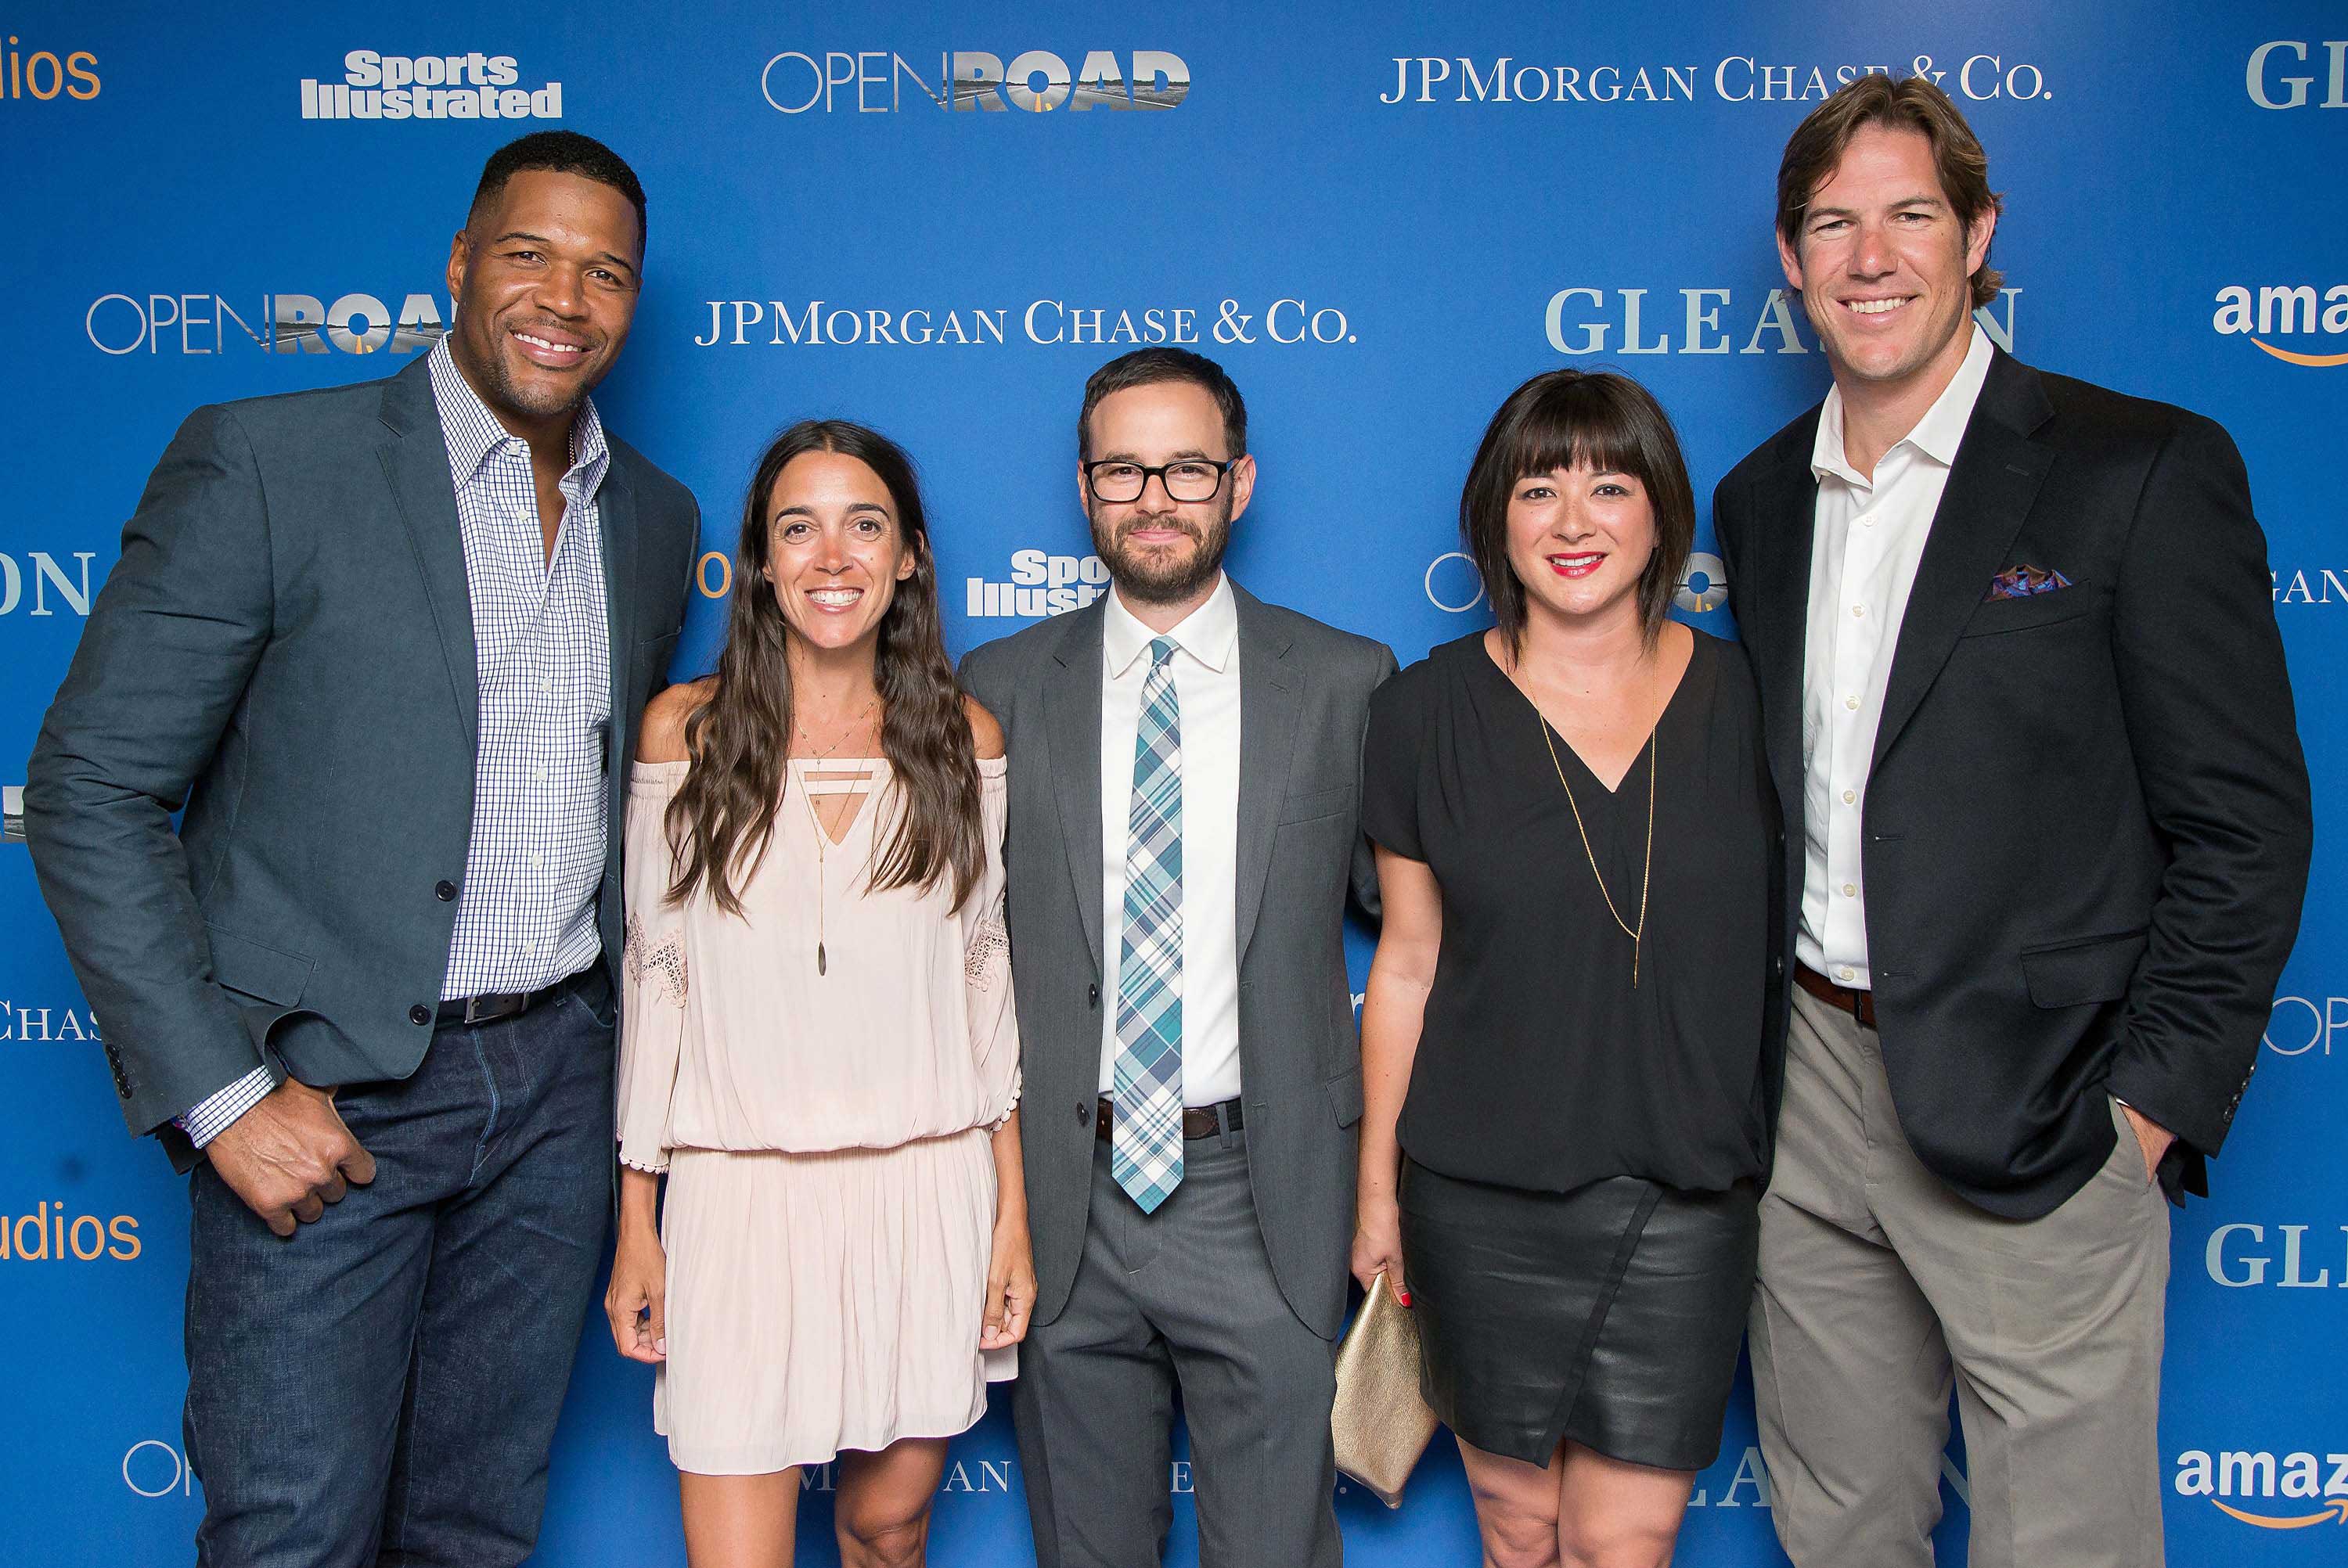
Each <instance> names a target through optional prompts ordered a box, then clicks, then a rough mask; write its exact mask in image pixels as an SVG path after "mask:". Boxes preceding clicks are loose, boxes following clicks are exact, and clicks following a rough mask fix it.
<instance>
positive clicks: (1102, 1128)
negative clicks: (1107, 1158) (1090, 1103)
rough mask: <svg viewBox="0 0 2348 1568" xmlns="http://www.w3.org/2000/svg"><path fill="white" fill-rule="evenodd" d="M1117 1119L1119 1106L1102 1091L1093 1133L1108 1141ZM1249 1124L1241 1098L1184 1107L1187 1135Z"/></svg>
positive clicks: (1206, 1134) (1212, 1133)
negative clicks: (1241, 1104)
mask: <svg viewBox="0 0 2348 1568" xmlns="http://www.w3.org/2000/svg"><path fill="white" fill-rule="evenodd" d="M1116 1120H1117V1108H1116V1107H1115V1106H1114V1105H1112V1104H1110V1103H1109V1098H1108V1096H1107V1095H1106V1094H1104V1095H1102V1096H1101V1097H1100V1113H1099V1114H1098V1115H1097V1117H1096V1118H1095V1119H1094V1121H1093V1135H1094V1136H1095V1137H1097V1138H1100V1139H1102V1140H1103V1141H1107V1138H1108V1137H1109V1136H1110V1133H1111V1132H1112V1130H1113V1127H1114V1124H1115V1122H1116ZM1246 1125H1247V1118H1246V1117H1244V1116H1242V1115H1241V1114H1240V1102H1238V1101H1236V1100H1226V1101H1224V1102H1222V1103H1221V1104H1220V1105H1186V1106H1184V1107H1183V1108H1182V1136H1184V1137H1185V1138H1211V1137H1213V1136H1215V1135H1216V1134H1217V1133H1219V1132H1221V1131H1222V1130H1223V1129H1224V1128H1226V1127H1229V1128H1230V1129H1231V1131H1232V1132H1238V1131H1239V1130H1240V1129H1241V1128H1242V1127H1244V1126H1246Z"/></svg>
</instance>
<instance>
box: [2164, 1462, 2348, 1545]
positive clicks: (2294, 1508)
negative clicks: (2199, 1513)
mask: <svg viewBox="0 0 2348 1568" xmlns="http://www.w3.org/2000/svg"><path fill="white" fill-rule="evenodd" d="M2175 1484H2176V1487H2177V1495H2178V1496H2179V1497H2202V1498H2207V1499H2209V1502H2210V1504H2211V1506H2213V1507H2214V1508H2216V1509H2217V1510H2218V1512H2220V1513H2223V1514H2226V1515H2228V1516H2229V1517H2230V1518H2234V1519H2239V1520H2240V1521H2241V1522H2243V1523H2244V1524H2255V1525H2257V1526H2258V1527H2259V1528H2260V1529H2261V1530H2306V1529H2310V1528H2312V1527H2313V1526H2315V1525H2319V1524H2348V1453H2327V1454H2324V1455H2322V1456H2321V1457H2319V1456H2317V1455H2316V1454H2314V1453H2312V1452H2310V1451H2309V1450H2305V1449H2301V1450H2297V1451H2295V1452H2291V1453H2287V1454H2284V1455H2282V1456H2281V1458H2277V1457H2276V1456H2275V1455H2274V1454H2272V1453H2270V1452H2268V1451H2266V1450H2243V1449H2226V1450H2220V1451H2219V1452H2217V1453H2212V1452H2210V1451H2209V1450H2207V1449H2188V1450H2185V1451H2184V1452H2183V1453H2181V1454H2178V1456H2177V1478H2176V1482H2175ZM2228 1498H2234V1499H2237V1500H2239V1501H2237V1502H2229V1501H2226V1500H2227V1499H2228Z"/></svg>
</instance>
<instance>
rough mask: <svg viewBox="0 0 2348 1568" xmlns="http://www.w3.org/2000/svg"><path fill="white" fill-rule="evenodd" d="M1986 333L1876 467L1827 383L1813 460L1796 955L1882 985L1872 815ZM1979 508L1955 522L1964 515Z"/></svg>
mask: <svg viewBox="0 0 2348 1568" xmlns="http://www.w3.org/2000/svg"><path fill="white" fill-rule="evenodd" d="M1968 330H1970V331H1971V332H1972V345H1971V346H1970V347H1968V348H1967V349H1966V350H1965V357H1964V360H1963V362H1962V364H1959V365H1958V367H1957V374H1955V375H1954V376H1952V377H1951V378H1950V381H1949V384H1948V385H1947V386H1946V387H1944V388H1942V389H1941V395H1940V396H1939V397H1938V398H1937V399H1935V400H1934V401H1933V404H1932V406H1931V408H1930V409H1928V410H1926V411H1925V414H1924V417H1923V418H1921V419H1920V420H1918V421H1917V422H1916V427H1915V428H1914V429H1913V430H1910V432H1909V433H1908V434H1907V435H1906V436H1902V437H1901V438H1900V440H1899V441H1897V442H1895V443H1893V444H1892V446H1891V449H1890V451H1888V452H1886V453H1885V454H1884V455H1883V456H1882V457H1881V458H1880V459H1879V461H1878V462H1877V463H1876V465H1875V473H1874V477H1872V479H1869V478H1868V477H1862V476H1861V475H1860V474H1859V472H1858V470H1856V469H1854V468H1853V467H1852V466H1850V464H1849V461H1848V460H1847V459H1846V458H1845V456H1844V453H1843V409H1842V391H1841V389H1840V388H1839V387H1838V388H1836V389H1835V390H1833V391H1830V392H1828V394H1827V399H1826V405H1825V407H1824V408H1823V409H1821V410H1820V412H1819V415H1818V440H1817V443H1816V444H1815V445H1814V446H1813V447H1812V448H1811V452H1810V472H1811V473H1813V474H1815V475H1816V476H1818V511H1817V514H1816V517H1817V526H1816V527H1815V528H1814V529H1813V530H1812V533H1811V538H1810V615H1809V637H1808V641H1807V651H1806V652H1805V654H1804V658H1803V662H1802V765H1803V771H1804V776H1803V785H1802V830H1803V835H1804V838H1805V841H1806V842H1805V845H1804V852H1805V858H1804V866H1803V873H1802V927H1801V930H1800V932H1799V933H1798V934H1797V936H1796V938H1795V940H1794V954H1795V957H1796V958H1799V959H1800V960H1801V961H1802V962H1803V963H1805V964H1807V965H1808V966H1809V967H1810V968H1813V969H1816V970H1818V972H1819V973H1820V974H1823V975H1825V976H1826V977H1827V978H1828V979H1831V980H1833V981H1835V982H1836V983H1838V984H1839V985H1845V986H1850V987H1853V988H1855V989H1864V988H1867V987H1869V985H1870V984H1871V973H1870V971H1869V968H1868V961H1867V876H1866V872H1865V870H1864V868H1863V866H1862V864H1861V860H1860V845H1861V835H1860V833H1859V815H1860V813H1861V812H1862V811H1863V810H1864V809H1865V807H1866V804H1867V777H1868V770H1869V765H1870V764H1871V763H1872V761H1873V759H1874V756H1875V733H1876V730H1877V728H1878V727H1879V725H1880V723H1882V719H1883V690H1884V686H1885V683H1886V682H1888V681H1889V680H1890V674H1891V656H1892V653H1893V651H1894V650H1896V649H1897V648H1898V647H1899V645H1900V620H1901V619H1902V618H1903V617H1905V615H1906V614H1907V611H1908V594H1909V590H1910V589H1911V588H1913V587H1914V586H1915V582H1916V567H1917V564H1918V563H1919V562H1920V561H1921V560H1922V559H1923V555H1924V540H1925V539H1926V538H1928V537H1929V536H1930V535H1931V531H1932V518H1933V516H1934V514H1936V513H1937V512H1938V511H1939V510H1940V508H1941V492H1942V491H1943V490H1945V489H1946V488H1947V487H1948V483H1949V468H1950V466H1952V464H1954V463H1955V462H1956V460H1957V448H1958V446H1960V445H1962V442H1963V441H1964V437H1965V426H1966V425H1968V424H1970V423H1971V422H1972V416H1973V405H1974V404H1975V403H1976V402H1978V401H1979V400H1980V398H1981V390H1982V383H1983V382H1984V381H1986V380H1987V379H1988V377H1989V365H1990V343H1989V334H1988V333H1984V332H1982V330H1981V328H1980V327H1979V326H1978V325H1971V324H1969V327H1968ZM1964 522H1965V519H1963V518H1957V519H1954V523H1953V525H1952V526H1955V527H1960V528H1962V527H1963V526H1964Z"/></svg>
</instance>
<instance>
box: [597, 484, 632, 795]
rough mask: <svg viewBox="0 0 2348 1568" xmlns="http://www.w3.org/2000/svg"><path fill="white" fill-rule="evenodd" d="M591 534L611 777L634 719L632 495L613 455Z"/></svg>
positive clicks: (620, 767) (621, 766) (620, 765)
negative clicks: (598, 577)
mask: <svg viewBox="0 0 2348 1568" xmlns="http://www.w3.org/2000/svg"><path fill="white" fill-rule="evenodd" d="M595 515H596V532H597V533H598V535H600V536H601V543H602V552H603V623H604V629H605V631H606V634H607V635H608V636H609V637H610V638H611V640H612V725H611V730H612V746H613V758H612V772H613V774H622V773H623V772H624V771H625V767H626V758H625V756H624V755H623V753H621V751H620V748H621V747H623V746H624V745H625V743H626V741H627V733H626V732H627V731H628V730H629V729H630V728H631V727H633V724H634V723H635V717H636V702H637V701H638V699H639V697H640V696H641V693H639V692H637V691H636V690H635V663H636V660H635V651H636V586H637V577H636V492H635V487H633V486H632V485H631V484H630V483H629V482H628V473H627V470H626V469H625V468H624V467H623V466H621V463H620V455H619V453H618V452H616V451H614V452H613V454H612V456H611V457H610V458H609V460H608V461H607V462H606V464H605V466H604V469H603V483H602V487H600V488H598V489H597V491H596V493H595Z"/></svg>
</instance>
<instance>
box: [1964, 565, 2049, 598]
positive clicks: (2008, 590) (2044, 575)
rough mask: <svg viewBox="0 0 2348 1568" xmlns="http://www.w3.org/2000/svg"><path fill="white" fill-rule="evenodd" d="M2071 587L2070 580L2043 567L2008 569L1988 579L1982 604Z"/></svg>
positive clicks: (2033, 595) (2014, 567)
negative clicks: (1987, 587) (1986, 590)
mask: <svg viewBox="0 0 2348 1568" xmlns="http://www.w3.org/2000/svg"><path fill="white" fill-rule="evenodd" d="M2070 586H2071V579H2069V578H2067V577H2065V576H2064V575H2063V574H2062V573H2061V572H2059V571H2048V570H2047V569H2045V568H2044V567H2043V566H2013V567H2008V568H2006V569H2004V570H2003V571H2002V572H2000V573H1998V574H1997V575H1996V576H1995V577H1993V578H1992V579H1989V591H1988V592H1987V593H1985V594H1983V595H1982V602H1983V603H1984V604H1986V603H1988V602H1989V601H1990V600H1996V599H2030V598H2034V597H2035V596H2036V595H2038V594H2042V593H2054V592H2056V591H2058V590H2060V589H2066V588H2068V587H2070Z"/></svg>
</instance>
